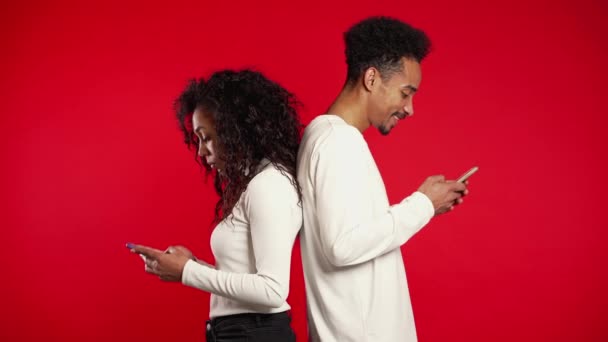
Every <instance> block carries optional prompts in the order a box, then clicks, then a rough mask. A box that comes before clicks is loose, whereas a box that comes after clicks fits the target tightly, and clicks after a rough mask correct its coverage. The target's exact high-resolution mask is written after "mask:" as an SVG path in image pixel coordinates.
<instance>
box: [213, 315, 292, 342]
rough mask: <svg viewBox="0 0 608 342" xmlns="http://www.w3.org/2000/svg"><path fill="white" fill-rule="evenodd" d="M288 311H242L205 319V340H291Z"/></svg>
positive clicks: (252, 341)
mask: <svg viewBox="0 0 608 342" xmlns="http://www.w3.org/2000/svg"><path fill="white" fill-rule="evenodd" d="M290 323H291V316H290V314H289V312H287V311H286V312H281V313H276V314H259V313H244V314H237V315H228V316H221V317H216V318H214V319H211V320H209V321H207V327H206V329H207V342H228V341H230V342H258V341H264V342H275V341H276V342H293V341H295V340H296V335H295V333H294V332H293V330H292V329H291V326H290Z"/></svg>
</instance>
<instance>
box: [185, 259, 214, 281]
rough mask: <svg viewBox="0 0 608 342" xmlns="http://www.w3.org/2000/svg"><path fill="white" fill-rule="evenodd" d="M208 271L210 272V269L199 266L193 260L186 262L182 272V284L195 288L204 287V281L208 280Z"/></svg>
mask: <svg viewBox="0 0 608 342" xmlns="http://www.w3.org/2000/svg"><path fill="white" fill-rule="evenodd" d="M209 271H211V268H209V267H207V266H204V265H201V264H199V263H198V262H196V261H194V260H188V261H186V264H185V265H184V270H183V271H182V284H184V285H186V286H191V287H195V288H201V287H205V286H204V283H206V281H205V280H206V279H209V278H210V276H209V274H208V272H209Z"/></svg>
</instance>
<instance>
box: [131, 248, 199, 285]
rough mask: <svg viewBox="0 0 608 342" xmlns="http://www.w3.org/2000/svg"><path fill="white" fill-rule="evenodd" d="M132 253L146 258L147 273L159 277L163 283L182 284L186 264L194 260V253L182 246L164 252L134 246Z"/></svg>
mask: <svg viewBox="0 0 608 342" xmlns="http://www.w3.org/2000/svg"><path fill="white" fill-rule="evenodd" d="M131 252H133V253H137V254H140V255H143V256H145V257H146V272H148V273H150V274H154V275H157V276H158V277H159V278H160V280H163V281H180V282H181V280H182V272H183V271H184V266H185V265H186V262H188V260H190V259H194V256H193V255H192V252H190V251H189V250H188V249H187V248H185V247H182V246H175V247H174V246H171V247H169V248H167V250H166V251H164V252H163V251H161V250H159V249H156V248H151V247H146V246H141V245H134V246H133V248H131ZM194 260H195V259H194Z"/></svg>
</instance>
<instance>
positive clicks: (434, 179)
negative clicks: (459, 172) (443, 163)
mask: <svg viewBox="0 0 608 342" xmlns="http://www.w3.org/2000/svg"><path fill="white" fill-rule="evenodd" d="M428 179H429V180H431V181H432V182H443V181H444V180H445V177H444V176H443V175H434V176H430V177H429V178H428Z"/></svg>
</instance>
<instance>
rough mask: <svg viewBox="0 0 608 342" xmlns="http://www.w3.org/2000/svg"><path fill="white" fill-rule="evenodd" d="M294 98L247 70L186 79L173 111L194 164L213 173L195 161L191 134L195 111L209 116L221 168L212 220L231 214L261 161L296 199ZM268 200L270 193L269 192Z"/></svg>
mask: <svg viewBox="0 0 608 342" xmlns="http://www.w3.org/2000/svg"><path fill="white" fill-rule="evenodd" d="M299 105H300V103H299V102H298V101H297V99H296V98H295V96H294V95H293V94H292V93H290V92H289V91H287V90H286V89H285V88H283V87H281V86H280V85H279V84H277V83H275V82H273V81H271V80H269V79H268V78H266V77H265V76H264V75H262V74H261V73H259V72H257V71H252V70H241V71H233V70H222V71H218V72H215V73H214V74H212V75H211V77H210V78H209V79H208V80H205V79H202V78H201V79H198V80H191V81H190V82H189V83H188V85H187V87H186V89H185V90H184V91H183V92H182V94H181V95H180V96H179V97H178V98H177V100H176V101H175V105H174V107H175V113H176V116H177V120H178V121H179V127H180V129H181V131H182V133H183V134H184V142H185V143H186V145H187V146H188V149H190V150H194V151H195V155H196V161H197V162H198V163H199V164H200V165H202V166H203V167H205V169H206V170H207V174H208V175H209V174H211V172H212V170H211V168H210V166H209V164H207V162H206V160H205V158H200V157H198V143H199V141H198V137H197V136H196V134H195V133H194V132H193V127H192V114H193V112H194V110H195V109H196V108H197V107H200V108H201V109H202V110H203V111H204V112H205V113H209V114H211V115H212V116H213V121H214V122H215V126H216V127H215V128H216V132H217V140H218V144H219V146H220V149H221V151H222V152H223V153H222V155H221V156H220V157H221V158H222V159H223V160H224V162H225V169H224V170H222V172H221V173H216V174H215V180H214V185H215V190H216V191H217V193H218V195H219V196H220V199H219V201H218V202H217V204H216V206H215V220H214V222H216V223H217V222H219V221H221V220H222V219H225V218H227V217H229V216H230V214H231V212H232V209H233V208H234V206H235V204H236V203H237V201H238V200H239V198H240V196H241V194H242V193H243V191H245V189H246V188H247V185H248V184H249V182H250V181H251V179H252V178H253V177H254V176H255V175H256V171H257V168H258V166H259V165H260V162H261V161H262V159H267V160H269V161H270V162H271V163H272V164H273V165H274V166H275V167H277V168H278V169H279V170H280V171H281V173H283V174H284V175H285V176H286V177H287V175H289V176H290V177H289V178H290V181H291V183H292V184H293V186H294V188H295V189H296V191H297V192H298V197H299V199H300V200H301V189H300V186H299V185H298V183H297V179H296V157H297V153H298V145H299V143H300V137H301V132H302V124H301V123H300V120H299V118H298V114H297V110H296V107H299ZM269 195H270V196H272V194H269Z"/></svg>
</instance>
